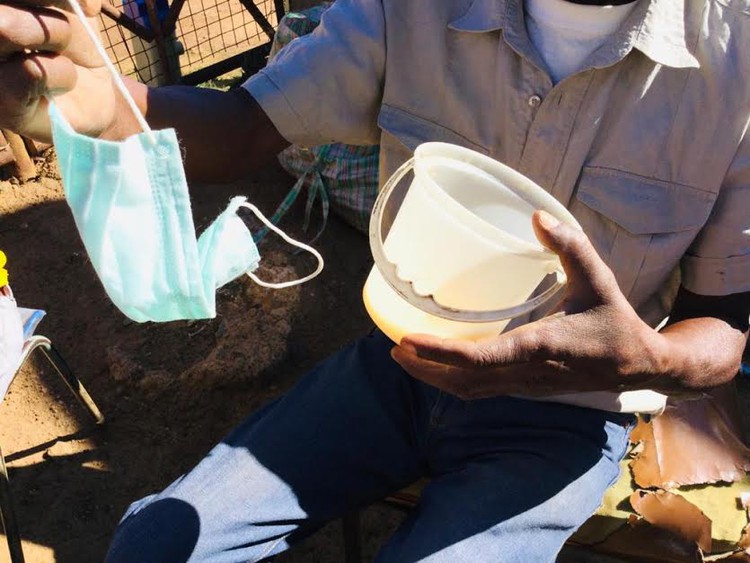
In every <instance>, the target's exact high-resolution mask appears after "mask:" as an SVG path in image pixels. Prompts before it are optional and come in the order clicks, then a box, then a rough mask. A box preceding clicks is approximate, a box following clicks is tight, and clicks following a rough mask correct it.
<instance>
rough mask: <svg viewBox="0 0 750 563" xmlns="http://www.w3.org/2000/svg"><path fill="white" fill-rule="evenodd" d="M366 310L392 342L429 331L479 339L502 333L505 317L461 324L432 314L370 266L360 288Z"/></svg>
mask: <svg viewBox="0 0 750 563" xmlns="http://www.w3.org/2000/svg"><path fill="white" fill-rule="evenodd" d="M362 300H363V301H364V304H365V308H366V309H367V313H368V314H369V315H370V317H371V318H372V320H373V322H374V323H375V324H376V325H377V327H378V328H379V329H380V330H382V331H383V333H385V335H386V336H387V337H388V338H390V339H391V340H393V341H394V342H396V343H399V342H401V339H402V338H403V337H404V336H405V335H407V334H416V333H420V334H431V335H433V336H439V337H441V338H460V339H464V340H479V339H480V338H485V337H489V336H493V335H496V334H499V333H500V332H502V330H503V329H504V328H505V326H506V325H507V324H508V322H509V320H508V319H504V320H501V321H495V322H489V323H464V322H458V321H450V320H447V319H442V318H440V317H435V316H433V315H430V314H428V313H425V312H424V311H422V310H420V309H418V308H417V307H414V306H413V305H410V304H409V303H408V302H407V301H406V300H405V299H403V298H401V296H400V295H398V293H396V292H395V291H394V290H393V288H391V286H389V285H388V283H387V282H386V281H385V279H383V276H381V275H380V272H379V271H378V269H377V267H373V268H372V270H371V271H370V275H369V276H368V278H367V281H366V282H365V286H364V289H363V290H362Z"/></svg>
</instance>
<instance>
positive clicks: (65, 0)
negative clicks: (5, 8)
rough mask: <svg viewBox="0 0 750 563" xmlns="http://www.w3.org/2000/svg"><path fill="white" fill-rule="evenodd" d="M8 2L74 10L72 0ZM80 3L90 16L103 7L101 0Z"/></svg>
mask: <svg viewBox="0 0 750 563" xmlns="http://www.w3.org/2000/svg"><path fill="white" fill-rule="evenodd" d="M6 3H7V4H12V5H15V6H18V7H21V8H24V7H25V8H56V9H59V10H65V11H66V12H70V11H72V10H71V7H70V0H15V1H13V2H6ZM78 4H79V5H80V6H81V9H82V10H83V13H84V14H85V15H87V16H89V17H93V16H96V15H98V14H99V12H100V11H101V9H102V2H101V0H78Z"/></svg>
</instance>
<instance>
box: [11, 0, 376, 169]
mask: <svg viewBox="0 0 750 563" xmlns="http://www.w3.org/2000/svg"><path fill="white" fill-rule="evenodd" d="M80 1H81V4H82V5H83V7H84V10H85V12H86V13H87V14H88V15H90V16H91V17H90V22H91V23H92V25H96V24H97V18H96V14H98V12H99V2H100V0H80ZM4 2H5V0H0V127H2V128H7V129H10V130H13V131H16V132H19V133H21V134H23V135H26V136H29V137H32V138H36V139H40V140H45V141H49V140H51V138H50V137H51V132H50V126H49V119H48V117H47V100H48V98H49V97H52V98H54V100H55V103H56V104H57V105H58V107H59V108H60V110H61V111H62V113H63V115H64V116H65V117H66V118H67V119H68V121H69V122H70V123H71V125H72V126H73V128H74V129H75V130H77V131H79V132H81V133H84V134H87V135H90V136H97V137H104V138H107V139H111V140H118V139H123V138H125V137H127V136H128V135H130V134H133V133H135V132H137V131H138V125H137V122H136V120H135V118H134V117H133V115H132V113H131V111H130V110H129V109H128V107H127V105H126V103H125V100H124V99H123V98H122V96H121V95H120V94H118V93H116V92H115V90H114V88H113V83H112V79H111V77H110V76H109V74H108V73H107V70H106V68H105V67H104V65H103V62H102V61H101V57H100V56H99V55H98V53H97V52H96V50H95V49H94V47H93V45H92V43H91V41H90V39H89V38H88V36H87V35H86V34H85V33H84V31H83V29H82V26H81V24H80V22H79V21H78V20H77V19H76V18H75V17H74V16H73V15H72V14H71V13H70V11H69V10H67V9H66V0H22V1H21V2H18V3H13V4H5V3H4ZM50 3H52V4H56V5H58V6H61V7H62V9H50V8H48V7H46V6H48V5H49V4H50ZM279 62H280V64H277V63H279ZM384 68H385V22H384V15H383V10H382V5H381V4H380V2H373V1H372V0H339V1H337V2H336V3H335V4H334V5H333V6H332V7H331V8H330V9H329V10H328V11H327V12H326V14H325V15H324V17H323V20H322V22H321V25H320V26H319V28H318V29H317V30H316V31H315V32H314V33H313V34H311V35H308V36H305V37H302V38H299V39H296V40H295V41H293V42H292V44H291V45H289V46H287V47H285V48H284V50H283V51H282V52H281V53H280V54H279V55H278V56H277V57H276V59H275V61H274V64H273V65H272V68H268V69H265V70H264V71H262V72H261V73H260V74H259V75H258V76H257V77H254V78H253V79H251V81H250V83H249V84H246V85H245V86H244V87H243V88H245V87H246V88H247V90H246V91H240V92H229V93H224V92H218V91H214V90H209V89H202V88H193V87H183V86H174V87H163V88H148V87H146V86H144V85H141V84H138V83H137V82H135V81H128V90H129V92H130V93H131V95H132V96H133V98H134V99H135V102H136V105H137V106H138V108H139V109H140V111H141V112H142V113H143V114H144V115H145V116H146V118H147V120H148V122H149V124H150V125H151V126H153V127H155V128H164V127H174V128H175V129H176V130H177V135H178V138H179V139H180V142H181V143H182V145H183V147H184V148H185V157H186V158H185V164H186V169H187V173H188V176H189V177H190V179H192V180H200V181H207V182H220V181H227V180H231V179H234V178H237V177H239V176H241V175H243V174H245V173H247V172H248V171H250V170H252V169H253V168H254V167H256V166H257V165H258V164H260V163H262V162H265V161H266V160H267V159H268V158H269V157H271V156H272V155H273V154H275V153H277V152H278V151H279V150H281V149H282V148H284V147H285V146H286V145H287V144H288V142H295V143H299V144H304V145H306V146H313V145H316V144H323V143H328V142H332V141H338V142H345V143H352V144H376V143H377V142H378V139H379V131H378V128H377V124H376V118H377V112H378V108H379V104H380V98H381V96H382V84H383V77H384V72H385V70H384ZM247 92H252V93H253V96H255V98H256V99H258V100H259V101H260V102H261V104H260V105H259V104H257V103H256V102H255V101H254V100H253V98H252V97H251V96H249V95H247ZM256 94H257V95H256ZM261 105H262V107H263V108H264V109H261V108H260V106H261ZM279 130H281V131H282V132H283V136H282V135H281V134H280V133H279ZM284 137H285V138H286V139H288V141H286V140H284Z"/></svg>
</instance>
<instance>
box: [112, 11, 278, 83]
mask: <svg viewBox="0 0 750 563" xmlns="http://www.w3.org/2000/svg"><path fill="white" fill-rule="evenodd" d="M121 2H122V3H121V4H120V5H117V6H115V5H113V4H111V3H108V0H105V2H104V7H103V9H102V15H101V29H102V38H103V40H104V43H105V47H107V50H108V52H109V54H110V56H111V57H112V60H113V61H114V62H115V64H116V65H117V67H118V68H119V70H120V72H121V73H122V74H124V75H127V76H132V77H134V78H136V79H137V80H139V81H141V82H144V83H147V84H151V85H163V84H176V83H180V82H182V83H190V84H194V83H197V82H200V81H204V80H206V79H209V78H213V77H215V76H218V75H219V74H222V73H223V72H226V71H228V70H231V69H232V68H236V67H238V66H240V65H241V64H242V63H243V57H245V56H247V54H248V53H250V55H252V54H253V53H255V54H256V56H257V54H258V53H260V54H261V55H262V54H263V53H265V52H267V50H268V47H270V43H271V41H272V39H273V34H274V30H275V28H276V26H277V23H278V19H279V18H280V17H281V16H282V15H283V10H284V6H283V2H281V1H280V0H174V2H173V3H172V4H171V5H168V4H167V0H121Z"/></svg>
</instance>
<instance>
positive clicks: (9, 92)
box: [0, 54, 76, 131]
mask: <svg viewBox="0 0 750 563" xmlns="http://www.w3.org/2000/svg"><path fill="white" fill-rule="evenodd" d="M75 82H76V72H75V68H74V66H73V63H71V62H70V60H68V59H67V58H65V57H60V56H56V55H44V54H33V55H23V56H15V57H13V58H12V59H11V60H9V61H7V62H4V63H0V116H2V118H3V123H2V124H1V125H2V127H5V128H8V129H11V130H15V131H20V130H23V129H24V128H26V127H27V126H28V123H27V121H28V119H30V118H31V116H32V115H33V114H34V113H35V110H36V106H37V104H38V103H39V101H40V99H41V97H42V96H44V95H45V94H59V93H62V92H67V91H68V90H70V89H72V88H73V86H74V85H75Z"/></svg>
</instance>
